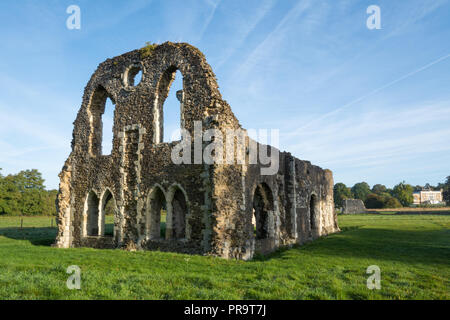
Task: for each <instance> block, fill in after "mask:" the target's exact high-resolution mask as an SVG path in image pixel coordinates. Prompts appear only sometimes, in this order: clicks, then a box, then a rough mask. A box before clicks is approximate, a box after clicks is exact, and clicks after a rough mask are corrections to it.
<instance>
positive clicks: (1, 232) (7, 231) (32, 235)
mask: <svg viewBox="0 0 450 320" xmlns="http://www.w3.org/2000/svg"><path fill="white" fill-rule="evenodd" d="M57 232H58V229H57V228H56V227H53V228H51V227H42V228H35V227H27V228H14V227H9V228H0V236H4V237H7V238H10V239H14V240H28V241H29V242H30V243H31V244H33V245H36V246H50V245H52V244H53V243H55V238H56V234H57Z"/></svg>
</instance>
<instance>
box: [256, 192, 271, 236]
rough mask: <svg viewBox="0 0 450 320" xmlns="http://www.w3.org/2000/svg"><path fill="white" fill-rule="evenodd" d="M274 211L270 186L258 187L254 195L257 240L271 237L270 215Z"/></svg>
mask: <svg viewBox="0 0 450 320" xmlns="http://www.w3.org/2000/svg"><path fill="white" fill-rule="evenodd" d="M272 210H273V197H272V192H271V190H270V188H269V186H268V185H267V184H265V183H263V184H260V185H258V186H257V187H256V189H255V192H254V195H253V216H252V222H254V230H255V231H254V237H255V239H257V240H260V239H267V238H269V237H270V234H271V232H270V223H269V213H270V212H271V211H272Z"/></svg>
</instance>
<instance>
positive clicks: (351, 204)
mask: <svg viewBox="0 0 450 320" xmlns="http://www.w3.org/2000/svg"><path fill="white" fill-rule="evenodd" d="M365 212H367V210H366V207H365V206H364V202H363V201H362V200H361V199H344V200H342V214H357V213H365Z"/></svg>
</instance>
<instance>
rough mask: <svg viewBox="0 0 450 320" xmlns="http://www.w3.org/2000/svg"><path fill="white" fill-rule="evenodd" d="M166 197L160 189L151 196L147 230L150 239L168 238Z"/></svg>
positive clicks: (155, 190)
mask: <svg viewBox="0 0 450 320" xmlns="http://www.w3.org/2000/svg"><path fill="white" fill-rule="evenodd" d="M166 212H167V205H166V197H165V195H164V193H163V192H162V190H161V189H160V188H159V187H155V188H154V189H153V191H152V193H151V194H150V197H149V200H148V209H147V230H148V236H149V238H150V239H165V238H166Z"/></svg>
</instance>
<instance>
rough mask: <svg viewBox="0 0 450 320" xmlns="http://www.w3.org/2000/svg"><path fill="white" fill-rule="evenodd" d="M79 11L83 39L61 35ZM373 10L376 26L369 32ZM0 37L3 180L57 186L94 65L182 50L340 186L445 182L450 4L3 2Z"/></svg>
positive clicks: (411, 0)
mask: <svg viewBox="0 0 450 320" xmlns="http://www.w3.org/2000/svg"><path fill="white" fill-rule="evenodd" d="M72 4H75V5H78V6H79V7H80V8H81V29H80V30H69V29H67V28H66V20H67V18H68V16H69V15H68V14H67V13H66V8H67V7H68V6H69V5H72ZM372 4H376V5H378V6H380V8H381V29H380V30H369V29H368V28H367V27H366V20H367V18H368V16H369V15H368V14H367V13H366V9H367V7H368V6H369V5H372ZM0 35H1V39H2V46H1V50H0V150H1V151H0V168H3V170H2V173H3V174H8V173H15V172H18V171H20V170H22V169H28V168H30V169H31V168H36V169H39V170H40V171H41V172H42V173H43V175H44V178H45V179H46V185H47V187H49V188H57V186H58V177H57V174H58V173H59V171H60V170H61V168H62V165H63V163H64V161H65V159H66V158H67V156H68V155H69V153H70V141H71V138H72V129H73V127H72V122H73V121H74V120H75V117H76V113H77V111H78V109H79V107H80V104H81V98H82V93H83V89H84V86H85V85H86V84H87V82H88V80H89V77H90V76H91V74H92V73H93V72H94V71H95V69H96V67H97V65H98V64H99V63H100V62H102V61H104V60H105V59H106V58H109V57H113V56H116V55H119V54H122V53H124V52H127V51H130V50H133V49H136V48H140V47H142V46H143V45H144V44H145V42H146V41H150V42H156V43H162V42H165V41H173V42H189V43H191V44H193V45H195V46H196V47H198V48H199V49H200V50H201V51H203V53H204V54H205V55H206V58H207V60H208V62H209V63H210V64H211V66H212V68H213V70H214V72H215V74H216V76H217V78H218V83H219V86H220V90H221V92H222V96H223V98H224V99H225V100H227V101H228V102H229V103H230V105H231V107H232V109H233V111H234V113H235V114H236V116H237V117H238V119H239V120H240V122H241V124H242V125H243V126H244V127H245V128H254V129H259V128H268V129H280V148H281V149H282V150H287V151H290V152H291V153H293V154H294V155H295V156H297V157H299V158H301V159H304V160H310V161H311V162H312V163H314V164H316V165H319V166H321V167H324V168H329V169H331V170H332V171H333V172H334V178H335V182H344V183H346V184H347V185H350V186H351V185H353V184H354V183H356V182H360V181H366V182H368V183H369V184H370V185H373V184H375V183H382V184H386V185H387V186H393V185H394V184H396V183H398V182H400V181H402V180H405V181H406V182H408V183H411V184H413V185H416V184H421V185H423V184H425V183H427V182H429V183H431V184H436V183H438V182H441V181H443V180H444V179H445V177H446V176H448V175H450V144H449V140H450V126H449V124H450V41H449V39H450V1H447V0H433V1H431V0H429V1H423V0H407V1H406V0H396V1H393V0H389V1H379V0H370V1H361V0H359V1H351V0H342V1H331V0H329V1H321V0H311V1H308V0H295V1H294V0H292V1H291V0H284V1H281V0H279V1H274V0H257V1H256V0H250V1H235V0H222V1H218V0H195V1H193V0H184V1H175V0H164V1H156V0H153V1H150V0H149V1H144V0H135V1H131V0H130V1H106V0H96V1H75V0H71V1H61V0H58V1H57V0H53V1H50V0H49V1H39V2H38V1H25V0H21V1H2V2H1V3H0ZM180 83H181V79H180V77H178V78H177V82H176V83H175V84H174V86H175V87H176V86H180ZM175 90H176V89H175ZM175 90H172V93H174V92H175ZM168 99H169V100H168V101H167V102H166V105H165V116H166V118H170V119H172V120H170V121H169V123H168V124H167V126H168V127H171V126H172V127H175V126H176V124H177V122H178V121H179V114H178V115H177V112H176V111H175V110H176V109H177V106H176V100H175V98H174V97H173V96H171V97H169V98H168ZM106 116H107V115H105V117H106ZM105 123H107V121H105Z"/></svg>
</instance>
